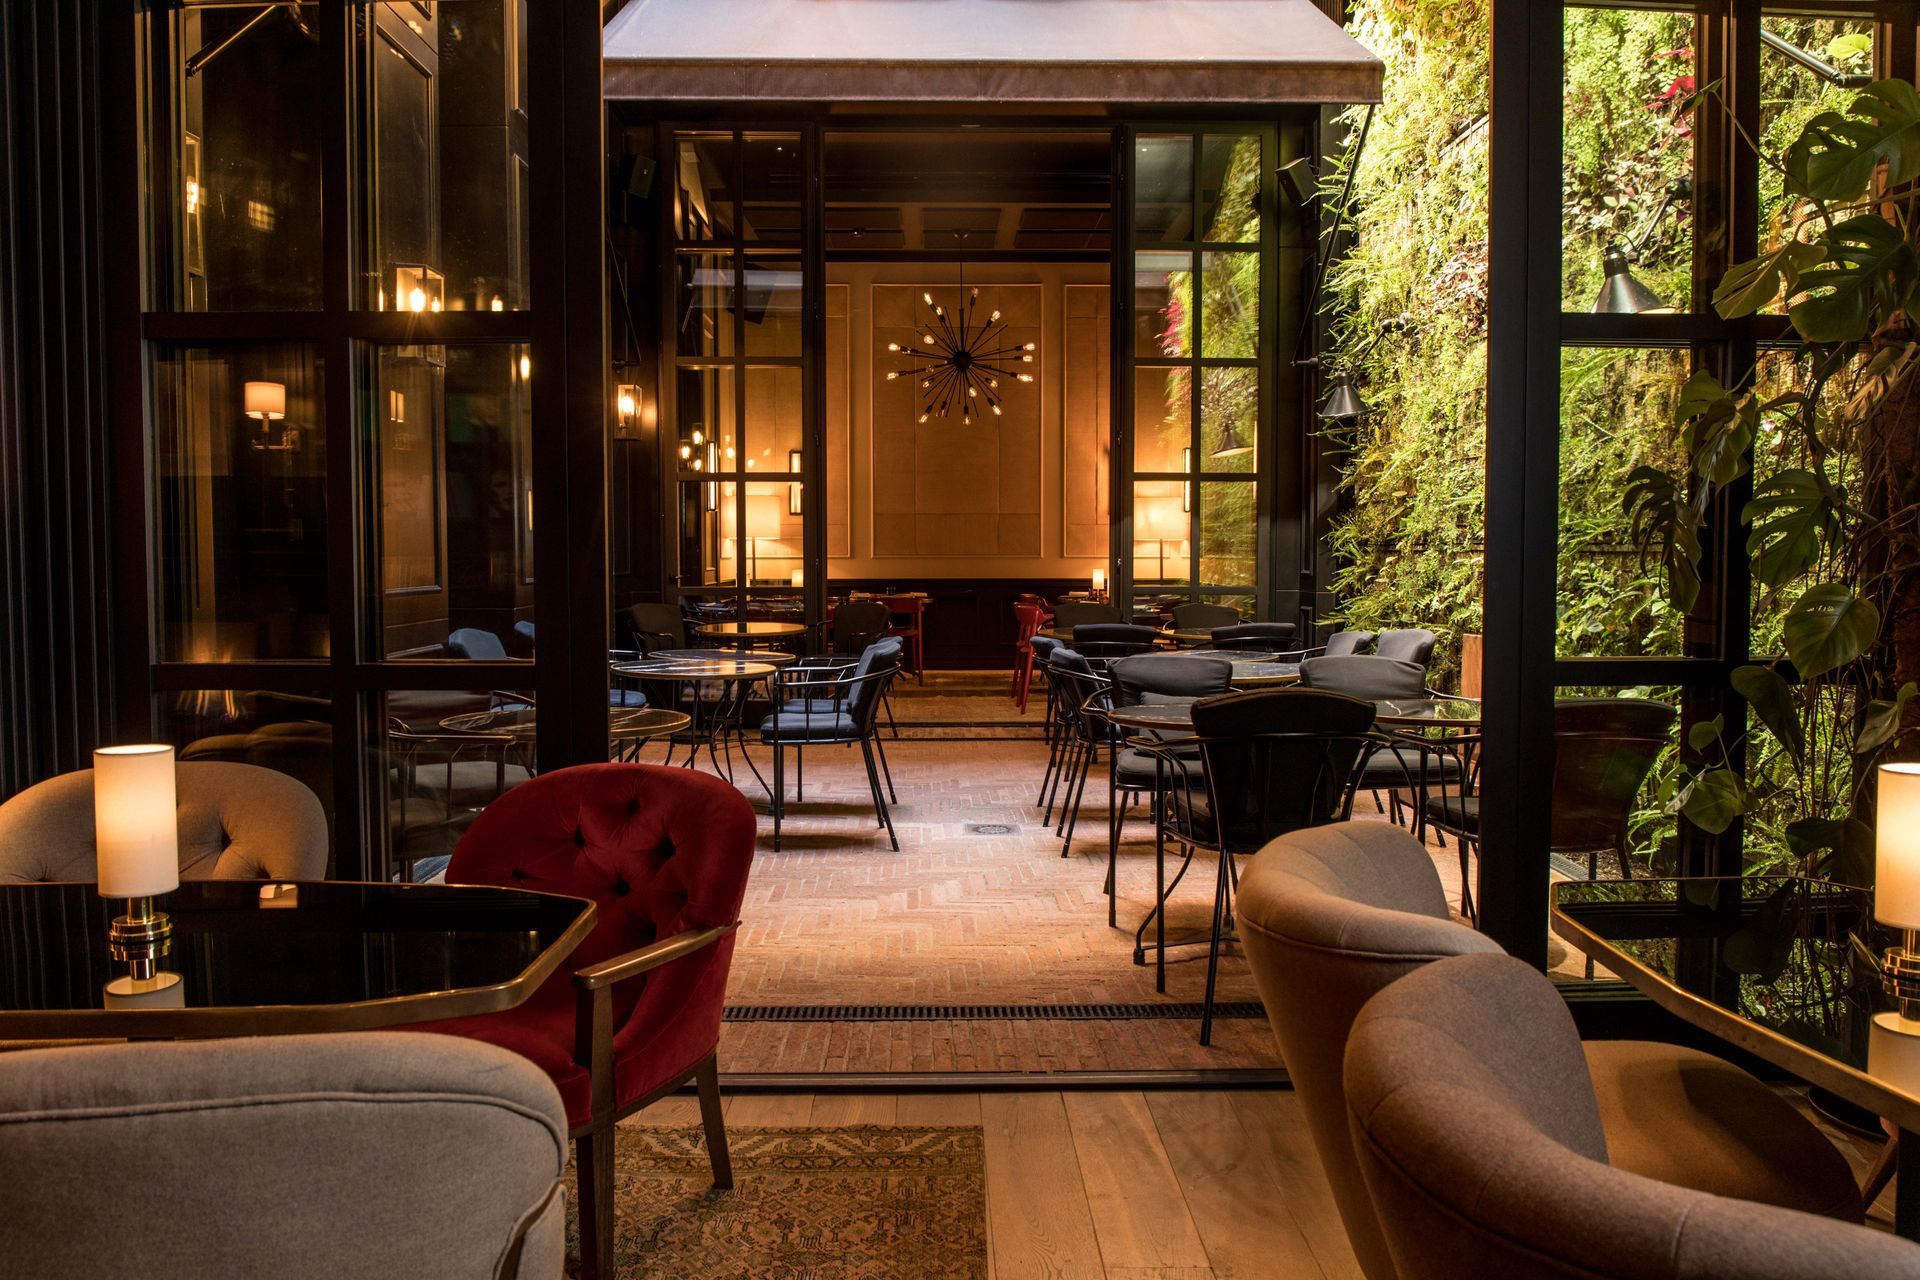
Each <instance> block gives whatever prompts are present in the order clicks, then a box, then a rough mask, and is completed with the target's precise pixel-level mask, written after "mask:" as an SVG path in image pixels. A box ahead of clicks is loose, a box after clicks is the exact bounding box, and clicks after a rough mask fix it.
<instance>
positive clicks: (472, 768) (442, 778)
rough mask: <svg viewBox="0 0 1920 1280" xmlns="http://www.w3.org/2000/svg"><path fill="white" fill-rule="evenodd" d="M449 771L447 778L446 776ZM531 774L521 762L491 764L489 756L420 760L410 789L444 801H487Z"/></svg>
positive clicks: (477, 802)
mask: <svg viewBox="0 0 1920 1280" xmlns="http://www.w3.org/2000/svg"><path fill="white" fill-rule="evenodd" d="M449 774H451V778H449ZM532 776H533V775H532V774H531V773H530V772H528V770H527V768H526V766H525V765H518V764H508V765H499V764H495V763H494V762H493V761H492V760H456V761H454V762H453V765H452V767H451V768H449V767H448V766H447V765H446V764H445V763H444V762H437V761H433V760H422V761H421V762H420V765H419V767H418V768H416V769H415V770H414V771H413V789H414V790H415V791H416V792H418V793H420V794H421V795H425V796H430V797H432V798H434V799H436V800H439V801H441V802H442V803H445V804H452V805H455V806H459V805H481V804H489V803H491V802H492V801H493V800H495V799H497V798H498V797H499V796H501V795H502V794H504V793H505V792H506V791H508V790H510V789H511V788H513V787H517V786H519V785H520V784H521V783H523V782H525V781H526V780H527V779H528V778H531V777H532Z"/></svg>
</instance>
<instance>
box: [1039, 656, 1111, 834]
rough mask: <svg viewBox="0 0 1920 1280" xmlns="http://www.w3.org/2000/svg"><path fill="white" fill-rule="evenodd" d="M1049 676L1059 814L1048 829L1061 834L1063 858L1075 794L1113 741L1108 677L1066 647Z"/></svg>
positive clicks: (1076, 806)
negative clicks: (1057, 731)
mask: <svg viewBox="0 0 1920 1280" xmlns="http://www.w3.org/2000/svg"><path fill="white" fill-rule="evenodd" d="M1053 676H1054V680H1055V681H1056V683H1057V684H1058V687H1059V690H1060V703H1061V713H1062V714H1061V719H1062V734H1061V737H1062V741H1061V748H1060V763H1059V766H1058V767H1057V768H1056V769H1055V770H1054V786H1055V788H1056V791H1057V795H1058V799H1059V802H1060V820H1059V822H1058V823H1057V824H1056V825H1055V826H1054V828H1053V833H1054V834H1055V835H1056V836H1059V837H1060V838H1061V844H1060V856H1061V857H1063V858H1064V857H1066V856H1067V850H1068V849H1069V848H1071V847H1072V845H1073V832H1074V828H1075V827H1076V826H1077V825H1078V824H1079V819H1080V797H1081V796H1082V795H1083V794H1084V793H1085V792H1086V789H1087V778H1088V776H1089V775H1090V774H1091V773H1092V772H1093V765H1094V761H1095V760H1096V759H1097V758H1098V757H1099V754H1100V752H1101V750H1102V749H1103V748H1111V747H1112V746H1113V741H1114V740H1113V731H1112V726H1111V725H1110V724H1109V723H1108V721H1107V717H1106V711H1107V708H1108V707H1109V706H1110V705H1111V689H1112V683H1113V682H1112V681H1111V680H1109V679H1108V678H1107V677H1106V675H1104V674H1103V673H1101V672H1098V671H1095V670H1094V669H1093V664H1092V663H1090V662H1088V661H1087V659H1085V658H1084V657H1082V656H1081V655H1079V654H1078V653H1075V652H1074V651H1073V650H1071V649H1066V650H1055V651H1054V660H1053ZM1052 817H1053V804H1052V800H1051V799H1049V801H1048V806H1047V819H1048V820H1051V819H1052Z"/></svg>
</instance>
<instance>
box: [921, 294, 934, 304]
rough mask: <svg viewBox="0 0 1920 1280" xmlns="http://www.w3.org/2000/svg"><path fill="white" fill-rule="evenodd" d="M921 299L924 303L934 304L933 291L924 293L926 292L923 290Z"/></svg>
mask: <svg viewBox="0 0 1920 1280" xmlns="http://www.w3.org/2000/svg"><path fill="white" fill-rule="evenodd" d="M920 300H921V301H922V302H924V303H926V304H927V305H928V306H932V305H933V295H932V294H931V293H924V292H923V293H922V294H921V295H920Z"/></svg>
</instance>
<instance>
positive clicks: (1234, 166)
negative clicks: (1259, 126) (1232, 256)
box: [1200, 134, 1260, 244]
mask: <svg viewBox="0 0 1920 1280" xmlns="http://www.w3.org/2000/svg"><path fill="white" fill-rule="evenodd" d="M1200 226H1201V228H1202V230H1201V239H1203V240H1205V241H1207V242H1209V243H1223V244H1255V243H1258V242H1259V239H1260V138H1259V136H1258V135H1257V134H1243V135H1233V134H1208V135H1206V136H1205V137H1203V138H1202V139H1201V142H1200Z"/></svg>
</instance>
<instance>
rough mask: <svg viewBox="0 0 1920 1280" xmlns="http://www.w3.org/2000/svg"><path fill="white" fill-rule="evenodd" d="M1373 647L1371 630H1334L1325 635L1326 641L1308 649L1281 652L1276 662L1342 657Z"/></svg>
mask: <svg viewBox="0 0 1920 1280" xmlns="http://www.w3.org/2000/svg"><path fill="white" fill-rule="evenodd" d="M1372 647H1373V632H1371V631H1336V632H1334V633H1333V634H1332V635H1330V636H1328V637H1327V642H1326V643H1325V644H1323V645H1318V646H1315V647H1313V648H1310V649H1294V650H1292V651H1290V652H1287V653H1282V654H1281V655H1280V656H1279V657H1278V658H1276V659H1275V661H1277V662H1305V661H1306V660H1307V659H1308V658H1344V657H1348V656H1350V655H1352V654H1356V653H1365V652H1366V651H1367V650H1368V649H1370V648H1372Z"/></svg>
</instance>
